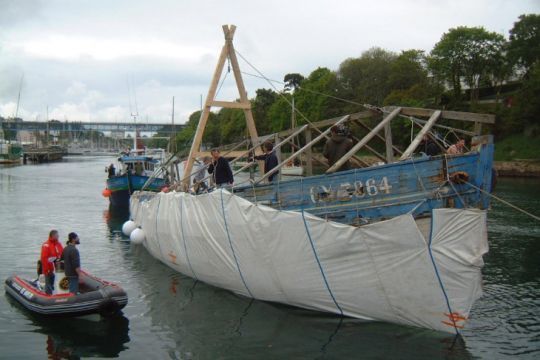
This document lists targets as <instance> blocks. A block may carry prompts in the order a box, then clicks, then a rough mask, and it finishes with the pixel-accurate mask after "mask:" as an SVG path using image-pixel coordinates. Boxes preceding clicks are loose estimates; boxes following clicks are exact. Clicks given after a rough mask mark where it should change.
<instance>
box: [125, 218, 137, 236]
mask: <svg viewBox="0 0 540 360" xmlns="http://www.w3.org/2000/svg"><path fill="white" fill-rule="evenodd" d="M136 228H137V225H136V224H135V221H133V220H128V221H126V222H125V223H124V225H122V232H123V233H124V235H126V236H130V235H131V233H132V232H133V230H135V229H136Z"/></svg>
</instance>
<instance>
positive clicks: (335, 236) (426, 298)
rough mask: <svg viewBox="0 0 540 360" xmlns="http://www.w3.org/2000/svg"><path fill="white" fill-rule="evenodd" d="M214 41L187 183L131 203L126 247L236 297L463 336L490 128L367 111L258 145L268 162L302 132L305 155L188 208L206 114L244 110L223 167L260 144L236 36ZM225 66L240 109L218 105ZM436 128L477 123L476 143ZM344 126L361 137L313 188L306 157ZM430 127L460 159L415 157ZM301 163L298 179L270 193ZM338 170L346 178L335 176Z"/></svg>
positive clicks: (479, 118) (477, 252)
mask: <svg viewBox="0 0 540 360" xmlns="http://www.w3.org/2000/svg"><path fill="white" fill-rule="evenodd" d="M223 29H224V32H225V39H226V42H225V45H224V46H223V49H222V53H221V56H220V58H219V62H218V66H217V69H216V72H215V73H214V78H213V79H212V84H211V86H210V90H209V92H208V96H207V100H206V103H205V107H204V109H203V112H202V115H201V118H200V121H199V124H198V128H197V132H196V135H195V137H194V141H193V143H192V147H191V150H190V154H189V157H188V159H187V160H186V165H185V168H184V174H185V176H183V177H182V178H179V179H177V182H176V184H172V185H171V188H172V189H175V190H176V191H172V192H168V193H165V192H160V193H155V192H144V191H141V192H136V193H134V194H133V196H132V199H131V207H130V210H131V218H132V221H133V222H134V224H130V227H129V228H130V229H131V230H133V229H134V228H136V230H133V232H131V238H132V241H133V242H137V243H138V242H141V243H143V244H144V246H145V247H146V248H147V249H148V251H149V252H150V253H151V254H152V255H153V256H154V257H156V258H158V259H160V260H161V261H162V262H163V263H165V264H167V265H168V266H170V267H172V268H174V269H176V270H178V271H180V272H182V273H184V274H187V275H188V276H192V277H194V278H195V279H198V280H201V281H204V282H207V283H209V284H212V285H215V286H218V287H222V288H225V289H229V290H231V291H234V292H235V293H238V294H241V295H244V296H248V297H252V298H255V299H260V300H265V301H274V302H281V303H285V304H290V305H294V306H300V307H304V308H308V309H314V310H319V311H327V312H331V313H335V314H338V315H344V316H351V317H356V318H361V319H371V320H382V321H389V322H394V323H399V324H406V325H413V326H419V327H425V328H430V329H434V330H438V331H445V332H454V333H459V331H460V329H462V328H463V327H464V326H465V324H466V323H467V320H468V318H469V316H470V312H471V308H472V306H473V304H474V302H475V301H476V300H477V299H478V297H480V296H481V294H482V274H481V268H482V266H483V261H482V255H483V254H485V253H486V252H487V249H488V246H487V231H486V226H487V223H486V218H487V216H486V210H487V209H488V208H489V193H490V192H491V190H492V188H493V137H492V136H490V135H482V132H481V128H482V125H483V124H492V123H493V122H494V116H492V115H487V114H473V113H464V112H453V111H443V110H437V109H419V108H407V107H387V108H375V107H371V106H369V105H366V107H367V110H366V111H365V112H361V113H355V114H349V115H345V116H342V117H338V118H335V119H328V120H322V121H319V122H309V123H308V124H305V125H303V126H299V127H296V128H293V129H290V130H287V131H284V132H282V133H279V134H274V135H269V136H267V137H266V138H268V137H273V138H274V139H275V142H274V149H275V150H279V149H280V148H281V147H282V146H283V145H284V144H288V143H289V142H290V141H291V139H292V138H294V137H296V136H298V135H299V134H301V133H303V134H304V138H305V143H304V144H303V145H301V146H299V149H298V150H297V151H295V152H294V153H292V154H291V155H290V156H288V157H287V158H286V159H280V160H281V161H280V163H279V165H278V166H277V167H275V168H274V169H272V170H271V171H269V172H267V173H266V174H263V175H261V176H259V177H258V178H256V179H249V180H247V181H246V182H244V183H240V184H238V183H235V185H234V186H232V187H230V188H228V189H217V190H214V191H211V192H208V193H203V194H197V195H196V194H194V193H192V192H191V191H190V189H191V181H192V178H193V163H194V161H195V159H196V158H197V157H199V156H201V154H202V152H201V149H200V145H201V139H202V136H203V133H204V129H205V127H206V122H207V120H208V116H209V113H210V109H211V108H212V106H220V107H231V108H241V109H243V110H244V113H245V115H246V122H247V128H248V130H249V133H250V137H251V147H250V148H248V149H246V150H245V151H244V152H240V153H239V154H238V156H237V157H236V158H235V159H234V160H233V161H232V162H235V161H236V160H238V159H240V158H247V157H249V156H250V154H252V153H253V152H254V151H258V148H259V147H260V144H261V143H262V141H263V140H262V138H260V137H259V136H258V134H257V130H256V128H255V123H254V121H253V117H252V114H251V106H250V103H249V101H248V99H247V96H246V95H245V93H246V92H245V88H244V84H243V82H242V77H241V72H240V69H239V66H238V61H237V59H236V52H235V50H234V46H233V43H232V38H233V35H234V32H235V27H234V26H231V27H229V26H224V28H223ZM227 59H229V61H230V63H231V66H232V68H233V71H234V74H235V78H236V80H237V85H238V89H239V95H240V100H239V101H238V102H226V101H217V100H215V99H214V97H215V93H216V89H217V86H218V84H219V80H220V75H221V70H222V69H223V65H224V63H225V61H226V60H227ZM398 117H406V118H407V119H408V120H410V121H411V122H412V123H414V124H416V126H418V128H419V131H418V132H417V133H416V136H415V137H414V139H412V141H411V142H410V144H409V145H408V146H407V148H406V149H404V150H401V149H398V148H397V147H396V146H395V145H394V144H393V142H392V134H391V128H390V124H391V122H392V120H393V119H395V118H398ZM368 118H370V119H372V120H374V121H376V125H375V126H374V127H372V128H370V127H369V126H368V125H366V124H365V123H364V122H363V121H364V120H366V119H368ZM442 120H452V121H463V122H471V123H474V124H475V126H474V131H468V130H462V129H458V128H449V127H448V126H447V125H442V124H440V123H438V122H440V121H442ZM352 122H355V123H359V124H361V125H362V126H363V127H365V128H366V129H367V133H366V134H365V135H364V136H363V137H362V138H359V139H354V141H355V144H354V145H353V146H352V148H351V149H350V150H349V151H348V152H347V153H346V154H344V155H343V156H342V157H341V158H340V159H339V160H337V161H336V162H335V163H334V164H333V165H332V166H327V167H326V169H325V173H323V174H319V175H313V171H312V160H313V159H314V158H315V157H314V156H313V147H314V145H316V144H317V143H319V142H322V141H326V140H327V138H328V137H329V134H330V132H331V127H332V126H339V125H342V124H347V123H352ZM436 127H438V128H439V129H450V130H451V131H452V132H457V133H459V134H460V135H461V136H468V137H470V138H471V139H472V140H471V146H470V149H469V150H467V151H466V152H464V153H462V154H457V155H446V154H444V153H442V154H440V155H436V156H429V155H426V154H423V153H421V152H420V151H418V147H419V145H420V144H421V142H422V140H423V139H425V137H426V136H429V137H433V139H434V141H437V140H440V139H438V138H437V137H436V136H435V135H434V134H433V132H432V130H433V129H434V128H436ZM382 132H384V136H383V135H381V134H380V133H382ZM313 133H315V134H313ZM377 139H379V140H380V141H383V142H384V145H385V149H386V152H385V153H384V154H380V153H378V152H377V151H375V150H373V148H370V147H369V144H368V143H369V142H370V141H372V140H377ZM438 144H439V145H441V146H444V143H442V144H441V143H440V142H439V143H438ZM364 148H368V149H371V150H373V152H374V153H375V155H376V157H377V158H378V159H379V162H378V163H375V164H372V165H370V164H367V163H366V162H365V161H364V160H363V159H362V158H359V157H358V156H357V153H358V151H359V150H360V149H364ZM300 158H303V159H304V164H303V166H305V171H306V176H305V177H298V178H293V179H288V180H285V179H282V180H280V179H279V177H278V178H277V180H274V181H272V182H268V181H267V179H268V178H269V177H270V176H271V175H272V174H274V173H276V172H279V171H281V170H282V169H283V167H284V166H286V164H290V163H291V162H292V161H294V160H296V159H300ZM347 162H352V163H353V165H354V166H353V168H352V169H350V170H346V171H339V169H340V168H341V166H342V165H344V164H345V163H347ZM380 163H382V164H380ZM249 166H252V165H251V164H250V163H246V165H245V166H244V167H242V169H239V170H237V173H238V172H240V171H242V170H243V168H245V167H249ZM197 171H200V169H197Z"/></svg>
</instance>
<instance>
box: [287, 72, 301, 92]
mask: <svg viewBox="0 0 540 360" xmlns="http://www.w3.org/2000/svg"><path fill="white" fill-rule="evenodd" d="M304 79H305V78H304V77H303V76H302V75H301V74H298V73H291V74H287V75H285V77H284V78H283V82H284V83H285V86H284V90H285V91H291V90H296V89H298V87H299V86H300V85H301V84H302V81H304Z"/></svg>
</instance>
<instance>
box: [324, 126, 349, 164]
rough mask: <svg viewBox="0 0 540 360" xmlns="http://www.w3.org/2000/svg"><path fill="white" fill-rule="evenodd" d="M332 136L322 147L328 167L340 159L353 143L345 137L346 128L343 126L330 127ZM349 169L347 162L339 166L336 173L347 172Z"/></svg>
mask: <svg viewBox="0 0 540 360" xmlns="http://www.w3.org/2000/svg"><path fill="white" fill-rule="evenodd" d="M331 132H332V136H331V137H330V139H328V140H327V141H326V144H325V145H324V150H323V155H324V157H325V158H326V160H328V166H329V167H331V166H332V165H334V164H335V163H336V162H337V161H338V160H339V159H341V158H342V157H343V156H344V155H345V154H346V153H348V152H349V150H351V149H352V147H353V142H352V140H351V139H349V138H348V137H347V128H346V127H345V125H343V124H340V125H338V126H332V129H331ZM350 168H351V166H350V164H349V162H348V161H347V162H345V164H343V165H341V167H340V168H339V169H338V170H337V171H344V170H349V169H350Z"/></svg>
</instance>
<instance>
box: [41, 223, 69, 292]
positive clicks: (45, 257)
mask: <svg viewBox="0 0 540 360" xmlns="http://www.w3.org/2000/svg"><path fill="white" fill-rule="evenodd" d="M63 250H64V249H63V247H62V244H61V243H60V241H58V231H56V230H51V232H49V239H48V240H47V241H45V242H44V243H43V245H42V246H41V267H42V271H43V274H44V275H45V292H46V293H47V294H49V295H52V293H53V290H54V263H55V261H57V260H60V257H61V256H62V251H63Z"/></svg>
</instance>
